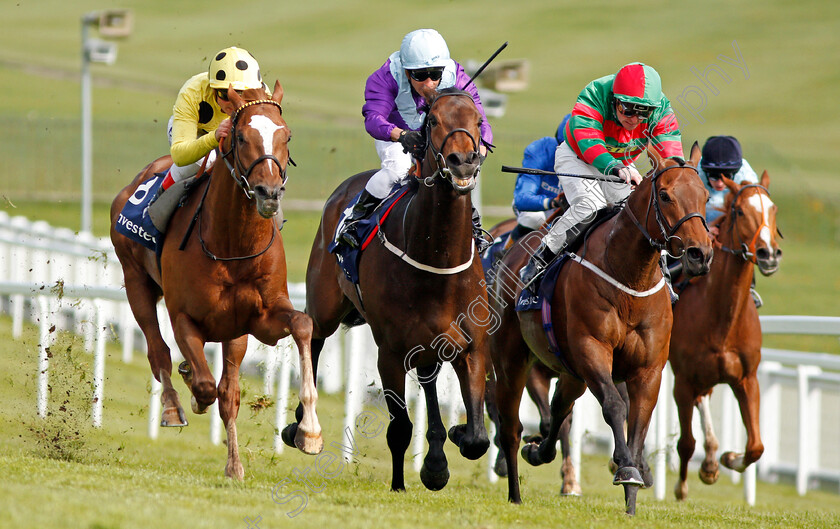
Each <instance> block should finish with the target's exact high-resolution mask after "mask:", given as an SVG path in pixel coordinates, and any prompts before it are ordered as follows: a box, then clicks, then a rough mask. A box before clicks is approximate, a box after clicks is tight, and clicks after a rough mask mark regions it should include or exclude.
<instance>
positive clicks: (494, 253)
mask: <svg viewBox="0 0 840 529" xmlns="http://www.w3.org/2000/svg"><path fill="white" fill-rule="evenodd" d="M511 231H512V230H511ZM509 236H510V231H506V232H505V233H503V234H501V235H499V236H498V237H496V238H495V239H493V242H492V243H491V244H490V247H489V248H487V249H486V250H484V253H482V254H481V268H482V269H483V270H484V281H485V282H486V283H487V288H490V286H491V285H492V284H493V282H494V281H495V279H496V274H495V273H493V266H494V265H495V264H496V262H497V261H498V260H499V259H500V258H501V255H502V250H504V249H505V243H506V242H507V240H508V237H509Z"/></svg>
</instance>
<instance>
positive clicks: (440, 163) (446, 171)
mask: <svg viewBox="0 0 840 529" xmlns="http://www.w3.org/2000/svg"><path fill="white" fill-rule="evenodd" d="M446 96H464V97H469V98H470V99H472V96H471V95H470V93H469V92H467V91H465V90H461V91H458V92H444V93H442V94H440V95H438V96H437V97H436V98H435V100H434V101H432V107H434V104H435V103H437V101H438V100H439V99H440V98H442V97H446ZM432 107H430V108H429V111H428V112H427V114H426V120H425V123H424V125H423V126H424V128H425V131H424V134H425V136H426V144H427V148H429V149H431V151H432V154H433V155H434V158H435V163H436V164H437V167H438V168H437V170H436V171H435V172H434V173H433V174H432V175H431V176H428V177H426V178H424V179H423V183H424V184H425V185H426V186H427V187H432V186H433V185H435V178H437V177H438V176H440V177H441V178H443V179H444V180H448V181H449V182H450V183H451V182H452V170H451V169H450V168H449V167H448V166H447V165H446V160H445V159H444V156H443V148H444V147H445V146H446V142H447V141H449V138H450V137H452V135H453V134H455V133H456V132H463V133H464V134H466V135H467V137H469V139H470V141H471V142H472V144H473V150H472V151H471V153H474V154H476V155H477V156H478V158H479V160H481V155H480V152H479V150H478V142H476V140H475V138H474V137H473V135H472V134H471V133H470V131H468V130H467V129H464V128H457V129H452V130H450V131H449V132H448V133H447V134H446V136H444V138H443V141H442V142H440V148H437V147H435V145H434V143H432V123H431V120H430V119H429V117H430V116H431V114H432ZM480 172H481V163H480V162H479V164H478V168H477V169H476V171H475V174H474V175H473V177H474V178H478V175H479V173H480Z"/></svg>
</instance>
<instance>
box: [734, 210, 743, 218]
mask: <svg viewBox="0 0 840 529" xmlns="http://www.w3.org/2000/svg"><path fill="white" fill-rule="evenodd" d="M735 214H736V215H738V216H739V217H743V216H744V210H743V209H741V208H735Z"/></svg>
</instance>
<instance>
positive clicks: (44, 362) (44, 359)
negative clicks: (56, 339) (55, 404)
mask: <svg viewBox="0 0 840 529" xmlns="http://www.w3.org/2000/svg"><path fill="white" fill-rule="evenodd" d="M37 300H38V310H39V312H40V319H41V324H40V326H39V330H40V342H41V343H40V344H39V346H38V416H40V417H41V418H44V417H46V416H47V398H48V393H49V392H48V384H49V373H48V371H49V368H50V359H49V355H48V353H47V350H48V349H49V346H50V324H49V322H48V320H47V316H48V315H49V312H48V310H49V308H48V307H49V303H48V301H47V298H46V296H38V298H37Z"/></svg>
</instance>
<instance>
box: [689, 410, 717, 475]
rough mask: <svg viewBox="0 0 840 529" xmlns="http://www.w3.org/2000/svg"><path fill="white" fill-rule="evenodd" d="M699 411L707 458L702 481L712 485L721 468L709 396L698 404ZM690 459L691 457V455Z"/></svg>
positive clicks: (702, 472)
mask: <svg viewBox="0 0 840 529" xmlns="http://www.w3.org/2000/svg"><path fill="white" fill-rule="evenodd" d="M697 411H698V412H700V424H701V425H702V426H703V437H704V439H705V440H704V441H703V450H704V451H705V452H706V457H705V458H704V459H703V463H702V464H701V465H700V480H701V481H702V482H703V483H705V484H706V485H711V484H713V483H714V482H716V481H717V480H718V477H719V476H720V466H719V465H718V462H717V451H718V448H719V447H720V445H719V444H718V439H717V436H715V429H714V426H713V425H712V411H711V409H710V407H709V395H704V396H703V397H701V398H700V400H699V402H697ZM689 457H691V456H690V455H689Z"/></svg>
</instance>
